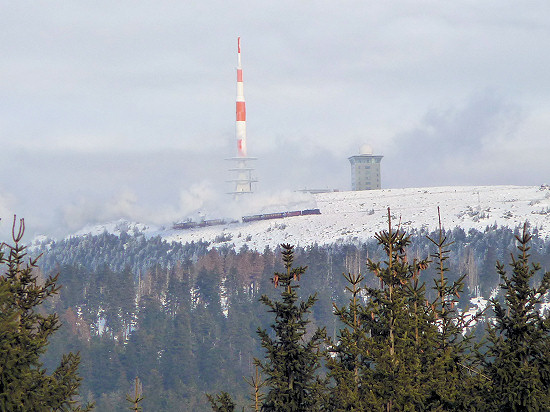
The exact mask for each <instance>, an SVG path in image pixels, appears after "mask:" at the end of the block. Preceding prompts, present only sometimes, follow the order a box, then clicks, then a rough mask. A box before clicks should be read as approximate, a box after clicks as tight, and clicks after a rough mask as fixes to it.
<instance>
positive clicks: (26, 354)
mask: <svg viewBox="0 0 550 412" xmlns="http://www.w3.org/2000/svg"><path fill="white" fill-rule="evenodd" d="M24 231H25V224H24V221H23V219H21V220H20V223H19V229H18V230H16V219H15V218H14V222H13V229H12V238H13V242H14V244H13V245H7V244H2V249H0V253H1V254H0V267H4V268H5V272H4V274H3V275H1V276H0V359H1V361H0V411H17V412H19V411H21V412H22V411H34V412H36V411H51V410H64V411H69V410H72V411H77V410H82V408H81V407H80V406H77V405H76V400H75V398H76V397H77V396H78V388H79V386H80V381H81V378H80V377H79V375H78V373H77V368H78V364H79V362H80V356H79V355H78V354H73V353H69V354H68V355H63V358H62V360H61V363H60V364H59V366H58V367H57V368H56V369H55V370H54V371H53V373H52V374H51V375H47V374H46V370H45V369H44V368H43V366H42V362H41V361H40V356H41V355H42V354H43V353H44V352H45V351H46V347H47V345H48V339H49V338H50V337H51V335H52V334H53V333H54V332H55V331H56V330H58V329H59V327H60V323H59V320H58V317H57V315H56V314H50V315H44V314H42V313H41V312H40V311H39V306H40V305H41V304H42V303H43V302H44V301H45V300H46V299H48V298H50V297H52V296H53V295H55V294H56V293H57V292H58V291H59V286H57V284H56V281H57V276H54V277H49V278H48V279H46V280H45V282H44V284H40V283H39V282H38V279H37V277H36V274H35V271H34V269H35V268H36V263H37V259H31V260H29V261H28V263H25V256H26V251H25V246H22V245H21V243H20V242H21V239H22V237H23V234H24ZM90 409H91V406H90V405H88V406H86V407H85V409H84V410H90Z"/></svg>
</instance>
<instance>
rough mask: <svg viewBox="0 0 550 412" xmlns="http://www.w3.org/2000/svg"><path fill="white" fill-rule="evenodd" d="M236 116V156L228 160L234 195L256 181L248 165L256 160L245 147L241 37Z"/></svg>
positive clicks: (248, 190) (238, 57) (249, 188)
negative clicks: (231, 173) (232, 165)
mask: <svg viewBox="0 0 550 412" xmlns="http://www.w3.org/2000/svg"><path fill="white" fill-rule="evenodd" d="M236 106H237V117H236V126H235V127H236V129H235V132H236V137H237V157H233V158H231V159H228V160H232V161H234V162H235V167H233V168H231V169H229V170H230V171H231V172H234V173H235V179H232V180H230V181H231V182H234V183H235V189H234V191H233V192H231V193H232V194H234V195H240V194H243V193H252V183H253V182H256V180H254V179H253V178H252V171H253V170H254V169H253V168H251V167H250V166H249V161H250V160H256V158H254V157H248V154H247V149H246V103H245V100H244V84H243V67H242V63H241V38H240V37H239V38H238V39H237V104H236Z"/></svg>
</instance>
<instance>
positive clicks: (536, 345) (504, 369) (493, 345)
mask: <svg viewBox="0 0 550 412" xmlns="http://www.w3.org/2000/svg"><path fill="white" fill-rule="evenodd" d="M516 240H517V242H518V245H517V248H518V250H519V253H518V256H517V258H514V256H513V255H512V262H511V263H510V266H511V268H512V274H511V276H508V275H507V273H506V271H505V268H504V265H503V264H501V263H500V262H497V271H498V273H499V275H500V277H501V279H502V284H501V288H502V290H503V291H504V302H503V303H501V302H499V301H498V299H496V298H495V299H492V300H491V305H492V308H493V310H494V316H495V322H494V324H489V325H488V328H487V332H488V338H487V339H488V350H487V353H486V354H485V371H484V373H485V374H486V375H487V376H489V377H490V379H491V388H492V391H491V392H490V396H489V403H488V405H486V407H485V409H486V410H494V411H548V410H550V362H549V359H550V318H549V316H548V314H546V316H545V315H542V314H541V313H540V304H541V303H542V299H543V297H544V295H546V293H547V292H548V290H549V289H550V272H546V273H545V274H544V275H543V277H542V280H541V282H540V285H538V286H533V285H532V281H533V277H534V275H535V274H536V272H537V271H538V270H539V269H540V266H539V265H538V264H535V263H530V262H529V256H530V255H529V253H528V252H529V249H530V247H529V246H528V244H529V241H530V240H531V235H529V234H528V233H527V226H526V225H524V227H523V233H522V234H521V236H519V235H518V236H516Z"/></svg>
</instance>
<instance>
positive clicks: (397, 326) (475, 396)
mask: <svg viewBox="0 0 550 412" xmlns="http://www.w3.org/2000/svg"><path fill="white" fill-rule="evenodd" d="M531 235H534V236H533V238H531ZM211 246H212V245H209V244H207V243H199V244H195V243H194V244H186V245H182V244H177V243H167V242H165V241H163V240H161V239H160V238H150V239H147V238H145V237H144V236H143V235H142V234H140V233H132V234H129V233H123V234H122V235H121V236H114V235H110V234H107V233H104V234H102V235H99V236H91V235H90V236H85V237H80V238H71V239H68V240H64V241H61V242H56V243H53V244H44V245H42V246H41V247H37V248H34V249H33V250H29V251H27V252H28V253H29V255H31V256H30V257H31V258H35V257H37V256H38V255H39V254H40V253H44V254H43V256H41V257H40V259H39V260H38V261H37V262H36V265H37V267H34V266H35V264H34V263H33V264H32V265H31V268H32V270H31V271H29V273H31V272H32V274H33V275H32V276H35V277H36V284H38V285H44V286H43V287H44V288H45V291H47V292H46V293H45V295H43V299H41V300H40V302H37V303H39V304H40V308H39V309H37V311H36V313H38V314H42V313H46V314H53V313H56V314H57V316H58V318H59V319H58V321H59V323H60V324H61V326H60V327H59V325H58V324H57V323H55V324H52V323H51V322H52V321H53V320H50V324H51V325H52V327H51V332H47V333H46V332H45V333H46V334H47V336H46V338H47V341H48V342H49V344H47V345H46V344H44V345H43V346H42V347H43V348H44V349H45V348H46V347H47V351H46V352H45V353H43V350H42V349H40V350H38V353H39V355H41V357H40V361H38V360H37V359H34V360H33V361H32V365H30V366H31V367H30V369H31V370H32V369H35V370H36V369H37V368H38V369H40V370H43V371H44V373H45V374H46V375H53V376H57V375H55V374H56V371H58V370H59V371H64V370H66V369H70V368H69V366H71V368H72V369H70V371H69V372H70V373H69V372H63V373H65V375H64V376H67V377H68V378H67V381H68V382H70V383H71V385H69V386H70V388H71V390H72V392H71V391H67V390H65V392H62V395H61V396H62V397H63V396H65V397H69V398H71V399H75V400H78V403H77V404H82V405H84V404H87V403H95V409H96V410H99V411H120V410H125V409H128V408H129V407H131V406H132V405H133V406H132V407H133V408H135V409H134V410H138V408H143V410H144V411H201V410H202V411H208V410H219V411H230V410H236V411H240V410H242V409H243V408H244V410H265V411H314V410H334V411H353V410H355V411H363V410H373V411H417V410H418V411H422V410H426V411H428V410H429V411H451V410H455V411H458V410H484V411H485V410H487V411H502V410H510V411H514V410H518V411H519V410H526V411H531V410H534V411H536V410H540V411H542V410H549V408H550V392H549V379H550V361H549V359H550V356H549V355H550V353H549V350H550V334H549V328H550V321H549V319H548V317H547V316H546V315H547V314H544V313H543V312H542V311H541V310H540V309H541V304H542V303H546V302H547V298H548V294H547V293H546V292H547V289H548V287H549V282H550V275H547V274H545V273H546V271H547V270H548V269H549V268H550V243H549V242H547V241H544V240H542V239H539V238H538V237H537V236H536V230H535V229H533V230H530V229H529V228H528V227H526V228H525V230H522V228H518V229H516V230H515V231H511V230H509V229H505V228H496V227H487V229H486V230H485V232H477V231H470V232H465V231H463V230H462V229H458V228H457V229H453V230H451V231H446V230H444V229H441V230H440V231H436V232H433V233H425V232H421V231H419V232H413V233H409V234H407V233H404V232H402V231H401V230H400V229H399V227H397V225H395V223H394V222H391V220H390V221H389V222H388V228H387V230H385V231H383V232H381V233H377V234H373V239H372V241H371V242H368V243H365V244H355V245H330V246H310V247H306V248H300V247H292V246H290V245H281V246H280V247H279V248H277V249H275V250H271V249H267V248H266V249H265V250H264V251H262V252H258V251H253V250H249V249H246V248H242V249H241V250H238V251H236V250H234V248H232V247H230V246H225V247H221V248H212V247H211ZM3 250H4V251H6V250H7V251H8V253H7V254H5V257H4V258H3V261H2V263H3V264H4V265H3V266H4V267H7V268H8V270H7V271H3V273H4V272H5V273H6V274H5V275H3V276H2V277H1V278H0V279H2V282H3V283H2V284H1V285H0V286H2V288H1V289H0V292H1V293H0V299H2V317H1V319H0V321H1V322H2V327H3V328H4V326H5V325H11V326H10V328H11V329H9V328H8V329H3V330H11V331H12V332H13V338H14V339H15V336H16V335H17V331H18V330H20V329H18V328H17V319H18V318H17V316H19V315H18V313H19V312H18V310H19V311H20V309H17V310H15V311H14V312H13V313H11V312H10V313H11V314H10V316H5V314H6V313H8V311H6V310H5V308H6V307H8V306H7V305H8V304H10V302H11V305H12V306H13V305H16V303H15V301H10V300H9V296H10V287H13V281H14V279H20V276H19V275H18V276H15V275H9V274H10V270H15V269H13V268H18V267H21V264H18V265H15V266H14V265H13V264H10V261H9V259H8V257H9V256H11V252H10V251H12V250H13V248H12V247H11V246H7V245H6V246H4V248H3ZM17 250H19V249H17ZM17 253H19V254H21V255H23V253H24V250H23V249H21V250H19V251H18V252H17ZM28 258H29V256H25V259H28ZM18 259H19V258H18ZM20 263H21V262H20ZM10 268H12V269H10ZM56 274H58V275H57V277H55V276H56ZM10 276H11V277H10ZM29 276H31V275H29V274H28V276H27V278H28V279H31V278H30V277H29ZM32 276H31V277H32ZM10 279H11V282H12V283H11V284H10V283H9V281H10ZM18 282H19V280H18ZM29 282H30V283H29V285H32V284H33V282H32V279H31V280H29ZM10 285H12V286H10ZM59 285H60V286H61V288H60V289H57V287H58V286H59ZM41 296H42V295H41ZM476 296H483V297H485V298H487V299H489V298H491V300H490V303H489V305H488V307H487V309H486V310H485V311H484V312H480V313H477V314H475V316H473V317H472V316H470V314H468V315H467V314H466V312H465V311H466V310H467V309H468V308H470V307H471V305H470V299H471V298H472V297H476ZM5 302H7V303H5ZM470 313H471V312H470ZM40 316H47V315H40ZM56 319H57V317H56ZM14 322H15V323H14ZM42 324H44V322H42ZM46 324H48V323H47V322H46ZM14 325H15V326H14ZM14 327H15V329H14ZM31 329H32V328H31ZM10 336H11V335H10ZM3 341H4V339H3ZM42 343H44V342H42ZM8 346H9V345H8ZM2 347H3V348H4V346H2ZM5 350H6V349H5V348H4V349H3V352H5ZM68 354H73V355H68ZM67 356H69V357H68V358H67ZM63 359H68V361H67V362H69V363H68V366H64V367H62V368H61V369H60V362H61V364H62V366H63V365H64V363H63V361H62V360H63ZM73 366H74V367H73ZM76 366H78V369H77V371H76ZM63 368H65V369H63ZM4 370H5V369H4ZM26 376H27V377H28V376H30V375H28V374H27V375H26ZM136 378H138V379H136ZM6 379H8V378H5V376H2V382H0V385H4V386H2V392H4V391H5V390H6V389H5V388H6V386H5V382H7V380H6ZM29 379H30V378H29ZM8 380H9V379H8ZM76 392H78V394H79V395H78V396H76V397H75V393H76ZM57 393H59V391H58V392H57ZM77 404H75V405H77ZM72 407H76V406H74V405H73V406H72ZM83 408H84V407H83ZM0 409H1V410H38V409H33V408H32V407H31V408H30V409H24V408H21V409H9V408H7V407H6V406H4V404H2V407H1V408H0ZM44 410H57V409H44ZM59 410H63V409H59Z"/></svg>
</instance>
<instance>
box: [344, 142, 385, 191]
mask: <svg viewBox="0 0 550 412" xmlns="http://www.w3.org/2000/svg"><path fill="white" fill-rule="evenodd" d="M382 157H384V156H380V155H373V154H372V147H370V146H369V145H363V146H361V150H360V154H359V155H357V156H351V157H349V158H348V160H349V162H350V164H351V190H374V189H380V188H381V187H382V186H381V178H380V162H381V161H382Z"/></svg>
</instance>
